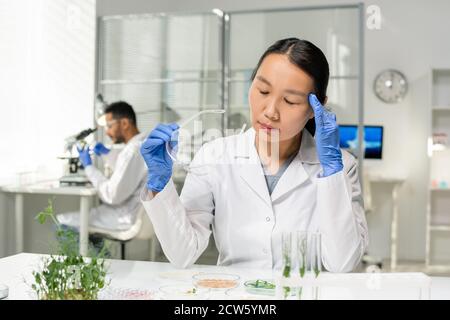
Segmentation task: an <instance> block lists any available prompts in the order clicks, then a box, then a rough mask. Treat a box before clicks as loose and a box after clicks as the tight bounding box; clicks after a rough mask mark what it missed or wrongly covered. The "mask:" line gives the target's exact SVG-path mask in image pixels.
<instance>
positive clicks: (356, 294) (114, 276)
mask: <svg viewBox="0 0 450 320" xmlns="http://www.w3.org/2000/svg"><path fill="white" fill-rule="evenodd" d="M44 257H46V256H45V255H38V254H29V253H22V254H17V255H14V256H9V257H6V258H2V259H0V283H3V284H6V285H7V286H8V287H9V296H8V298H7V299H11V300H14V299H33V294H32V291H31V289H30V283H31V281H32V275H31V272H32V271H33V270H36V268H37V267H38V266H39V263H40V261H41V259H42V258H44ZM108 264H109V270H108V277H109V278H110V279H111V282H110V285H109V289H108V290H110V291H111V292H113V291H114V290H118V289H119V288H121V289H125V288H126V289H130V290H131V289H136V290H144V289H145V290H147V291H152V292H154V293H155V294H154V296H153V297H154V298H156V299H158V298H161V297H160V295H159V293H158V292H159V291H158V289H159V288H160V287H161V286H163V285H168V284H180V285H181V284H188V285H192V276H193V275H194V274H196V273H198V272H225V273H232V274H238V275H239V276H240V284H241V285H242V283H244V282H245V281H246V280H249V279H256V278H262V279H263V278H271V277H272V274H273V272H272V270H254V269H242V268H232V267H217V266H205V265H194V266H192V267H191V268H188V269H175V268H174V267H173V266H172V265H170V264H169V263H161V262H146V261H122V260H108ZM323 274H324V275H327V273H323ZM328 275H331V274H328ZM378 275H380V276H381V277H385V276H386V277H392V276H395V275H399V276H408V275H411V277H415V276H416V275H419V276H420V277H422V278H426V277H425V275H423V274H406V273H397V274H392V273H390V274H383V273H380V274H378ZM333 276H334V275H333ZM336 276H337V277H338V278H339V277H342V279H344V278H345V279H352V278H354V279H357V278H359V279H361V278H366V279H369V277H371V276H373V274H361V273H351V274H342V275H336ZM346 281H348V283H349V286H348V287H344V288H321V289H320V296H321V298H323V299H419V296H418V295H417V292H418V291H417V290H414V288H412V287H411V286H412V285H413V283H412V282H410V283H409V284H408V288H406V287H405V288H398V290H392V288H389V290H387V289H386V290H383V289H378V290H369V289H367V288H366V289H364V288H362V289H356V288H352V285H351V284H352V281H351V280H346ZM26 282H28V284H27V283H26ZM355 283H356V282H354V283H353V285H354V284H355ZM396 289H397V288H396ZM234 290H235V292H238V293H239V292H243V291H242V289H239V288H238V289H234ZM239 294H240V293H239ZM429 294H430V295H429V297H430V298H431V299H446V300H447V299H450V277H431V287H430V291H429ZM261 297H262V298H264V297H263V296H261ZM241 298H242V299H245V298H248V296H246V295H245V294H242V297H241V296H240V295H233V296H231V297H230V296H228V295H225V293H224V292H222V291H216V292H214V293H213V294H212V295H211V296H210V299H241Z"/></svg>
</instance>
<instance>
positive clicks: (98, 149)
mask: <svg viewBox="0 0 450 320" xmlns="http://www.w3.org/2000/svg"><path fill="white" fill-rule="evenodd" d="M93 150H94V153H95V154H96V155H98V156H101V155H102V154H108V153H109V151H110V149H108V148H107V147H105V145H104V144H103V143H101V142H97V144H96V145H95V147H94V149H93Z"/></svg>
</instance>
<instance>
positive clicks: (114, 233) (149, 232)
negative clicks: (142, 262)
mask: <svg viewBox="0 0 450 320" xmlns="http://www.w3.org/2000/svg"><path fill="white" fill-rule="evenodd" d="M89 233H90V234H94V235H98V236H100V237H103V238H106V239H109V240H113V241H118V242H120V258H121V259H122V260H125V243H126V242H128V241H131V240H133V239H141V240H150V260H151V261H155V259H156V249H157V246H158V238H157V237H156V234H155V231H154V229H153V225H152V223H151V221H150V219H149V218H148V216H147V213H146V211H145V208H144V207H143V206H140V207H139V209H138V213H137V215H136V221H135V222H134V224H133V225H132V226H131V227H130V228H129V229H127V230H111V229H103V228H98V227H89Z"/></svg>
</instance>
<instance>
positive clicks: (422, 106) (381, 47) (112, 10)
mask: <svg viewBox="0 0 450 320" xmlns="http://www.w3.org/2000/svg"><path fill="white" fill-rule="evenodd" d="M350 2H351V1H348V0H334V1H332V0H328V1H325V0H324V1H322V0H315V1H289V0H277V1H274V0H271V1H269V0H249V1H238V0H227V1H225V0H190V1H175V0H161V1H146V0H128V1H126V2H125V1H121V0H98V6H97V14H98V15H111V14H130V13H144V12H172V11H190V12H203V11H207V10H211V9H213V8H220V9H222V10H225V11H227V10H228V11H232V10H248V9H251V10H253V9H257V8H258V9H262V8H275V7H277V8H279V7H298V6H306V5H320V4H324V5H326V4H348V3H350ZM362 2H364V3H365V5H366V6H368V5H377V6H379V7H380V9H381V13H382V24H381V29H380V30H368V29H366V32H365V46H364V49H365V96H364V98H365V121H366V123H367V124H381V125H383V126H384V128H385V145H384V150H383V154H384V159H383V160H382V161H379V162H372V163H368V170H370V171H371V172H373V173H378V174H383V175H386V176H405V177H407V180H406V182H405V183H404V185H403V186H402V187H401V188H400V191H399V201H400V234H399V236H400V239H399V243H400V244H399V256H400V258H402V259H408V260H423V259H424V252H425V210H426V192H427V170H428V167H427V157H426V136H427V124H428V122H427V121H428V113H427V108H428V107H429V92H428V90H429V88H428V83H427V77H428V74H429V72H430V69H431V68H432V67H446V68H449V67H450V59H449V56H450V41H446V40H444V39H445V36H446V35H448V34H449V31H450V19H449V15H450V1H446V0H436V1H425V0H408V1H407V0H398V1H388V0H371V1H368V0H367V1H362ZM355 3H356V2H355ZM386 68H395V69H399V70H400V71H402V72H403V73H404V74H405V75H406V76H407V78H408V80H409V93H408V95H407V97H406V99H405V100H404V101H403V102H401V103H399V104H395V105H387V104H384V103H382V102H380V101H379V100H378V99H377V98H376V97H375V96H374V94H373V92H372V84H373V79H374V77H375V76H376V75H377V74H378V73H379V72H380V71H381V70H383V69H386ZM373 189H374V192H376V195H375V197H374V201H375V203H374V205H375V206H376V207H377V211H376V212H375V213H374V214H372V215H370V216H368V220H369V226H370V231H371V239H372V241H371V244H370V249H371V252H372V253H373V254H376V255H381V256H384V257H387V256H389V235H390V225H389V223H390V210H391V203H390V200H389V196H390V191H391V188H390V187H389V186H382V185H375V186H374V187H373Z"/></svg>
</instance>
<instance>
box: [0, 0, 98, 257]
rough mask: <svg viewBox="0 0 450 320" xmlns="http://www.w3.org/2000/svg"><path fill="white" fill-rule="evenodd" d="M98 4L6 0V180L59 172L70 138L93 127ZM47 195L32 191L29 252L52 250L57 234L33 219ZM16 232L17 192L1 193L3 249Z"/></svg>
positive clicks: (0, 11) (1, 251)
mask: <svg viewBox="0 0 450 320" xmlns="http://www.w3.org/2000/svg"><path fill="white" fill-rule="evenodd" d="M95 10H96V1H95V0H58V1H55V0H0V30H1V33H0V52H1V55H0V70H1V72H0V87H1V88H2V89H1V90H0V101H1V105H0V110H1V115H2V125H1V126H0V136H1V144H2V145H1V148H0V164H1V165H0V185H1V184H10V183H16V182H18V181H19V180H22V182H33V181H36V180H39V179H44V178H50V177H58V176H60V175H61V174H62V171H63V166H64V164H65V163H64V162H63V161H62V160H59V159H57V157H58V156H61V155H62V154H63V152H64V138H66V137H67V136H69V135H73V134H76V133H77V132H79V131H81V130H83V129H86V128H87V127H90V126H92V124H93V102H94V88H95V77H94V76H95V37H96V33H95V23H96V14H95ZM19 177H20V178H19ZM47 198H48V197H47V196H26V202H25V212H24V213H25V215H24V219H25V235H26V239H25V250H26V251H31V252H48V249H47V248H48V238H49V237H51V236H52V234H53V233H52V232H51V230H50V229H49V228H47V226H44V227H42V226H40V225H38V224H37V222H36V221H34V220H33V217H34V216H35V215H36V214H37V213H38V212H39V211H41V210H42V209H43V208H44V207H45V206H46V203H47ZM57 203H58V207H59V208H58V209H59V210H60V211H66V210H67V211H68V210H75V209H76V207H77V206H78V203H77V200H76V199H71V198H69V197H67V198H63V199H62V200H61V199H58V200H57ZM14 239H15V237H14V198H13V196H12V195H9V194H2V195H1V196H0V256H3V255H8V254H12V253H14V246H15V243H14Z"/></svg>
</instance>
